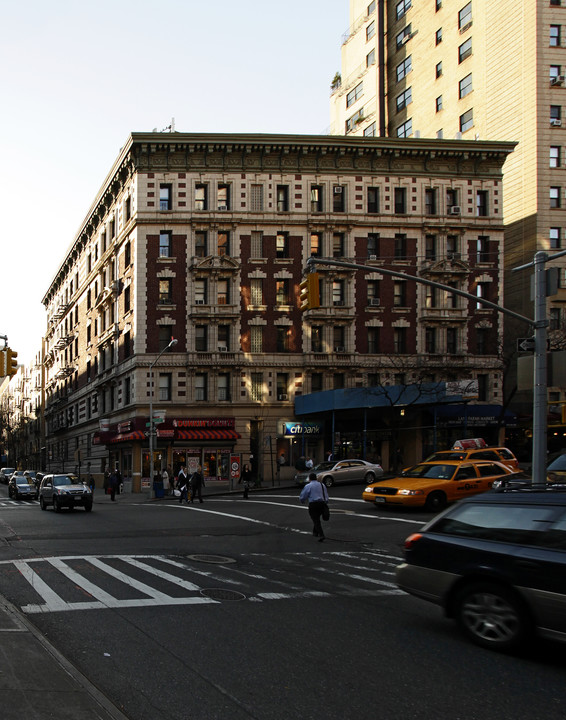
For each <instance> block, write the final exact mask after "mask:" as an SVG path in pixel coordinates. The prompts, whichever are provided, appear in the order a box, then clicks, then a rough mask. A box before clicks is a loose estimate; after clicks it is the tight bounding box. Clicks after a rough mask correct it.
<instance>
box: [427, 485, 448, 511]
mask: <svg viewBox="0 0 566 720" xmlns="http://www.w3.org/2000/svg"><path fill="white" fill-rule="evenodd" d="M425 506H426V509H427V510H432V511H433V512H438V511H439V510H442V508H444V507H445V506H446V495H445V494H444V493H443V492H441V491H440V490H435V492H431V493H430V494H429V495H427V498H426V503H425Z"/></svg>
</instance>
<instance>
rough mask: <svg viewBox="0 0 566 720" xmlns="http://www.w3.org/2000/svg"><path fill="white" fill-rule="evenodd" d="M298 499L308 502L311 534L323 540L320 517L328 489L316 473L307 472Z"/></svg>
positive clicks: (320, 540)
mask: <svg viewBox="0 0 566 720" xmlns="http://www.w3.org/2000/svg"><path fill="white" fill-rule="evenodd" d="M299 500H300V501H301V502H302V503H303V504H304V503H306V502H308V504H309V515H310V516H311V520H312V522H313V529H312V534H313V535H314V536H315V537H317V538H318V541H319V542H324V539H325V538H324V530H323V529H322V523H321V522H320V519H321V517H322V514H323V512H325V510H326V508H327V507H328V505H327V503H328V490H327V489H326V486H325V485H324V484H323V483H322V481H321V480H319V479H318V476H317V474H316V473H314V472H312V473H309V482H308V483H307V484H306V485H305V487H304V488H303V489H302V490H301V494H300V495H299Z"/></svg>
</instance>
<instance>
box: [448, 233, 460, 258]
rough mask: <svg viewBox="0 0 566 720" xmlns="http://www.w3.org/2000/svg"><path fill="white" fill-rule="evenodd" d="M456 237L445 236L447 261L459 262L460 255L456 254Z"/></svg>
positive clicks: (457, 245) (457, 246)
mask: <svg viewBox="0 0 566 720" xmlns="http://www.w3.org/2000/svg"><path fill="white" fill-rule="evenodd" d="M458 248H459V244H458V236H457V235H447V236H446V257H447V258H448V259H449V260H460V253H459V252H458Z"/></svg>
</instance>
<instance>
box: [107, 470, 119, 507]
mask: <svg viewBox="0 0 566 720" xmlns="http://www.w3.org/2000/svg"><path fill="white" fill-rule="evenodd" d="M117 487H118V476H117V475H116V471H115V470H113V471H112V472H111V473H110V477H109V479H108V488H109V490H110V500H116V488H117Z"/></svg>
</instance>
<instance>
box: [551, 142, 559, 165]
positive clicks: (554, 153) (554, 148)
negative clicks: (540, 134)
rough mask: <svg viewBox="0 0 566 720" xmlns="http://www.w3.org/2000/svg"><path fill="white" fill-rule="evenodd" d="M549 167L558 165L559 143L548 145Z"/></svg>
mask: <svg viewBox="0 0 566 720" xmlns="http://www.w3.org/2000/svg"><path fill="white" fill-rule="evenodd" d="M550 167H551V168H557V167H560V146H559V145H551V146H550Z"/></svg>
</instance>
